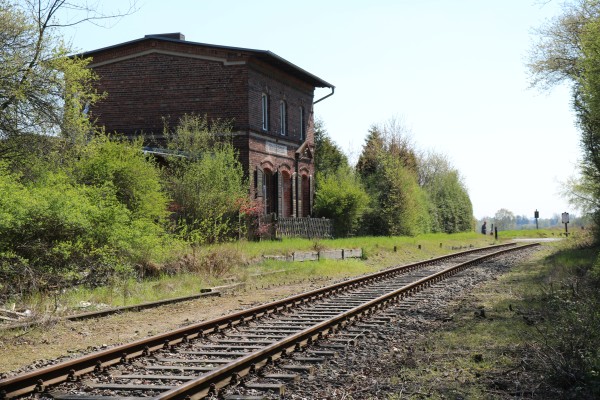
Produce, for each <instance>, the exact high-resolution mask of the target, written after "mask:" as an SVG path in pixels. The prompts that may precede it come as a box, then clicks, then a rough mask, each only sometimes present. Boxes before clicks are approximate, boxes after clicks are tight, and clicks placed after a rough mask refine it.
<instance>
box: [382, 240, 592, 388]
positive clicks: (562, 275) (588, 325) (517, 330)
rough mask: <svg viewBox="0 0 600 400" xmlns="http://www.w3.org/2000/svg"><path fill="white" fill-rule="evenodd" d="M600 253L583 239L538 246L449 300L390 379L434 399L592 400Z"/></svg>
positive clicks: (412, 345) (413, 344) (412, 346)
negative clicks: (442, 318) (437, 323)
mask: <svg viewBox="0 0 600 400" xmlns="http://www.w3.org/2000/svg"><path fill="white" fill-rule="evenodd" d="M599 251H600V249H599V248H598V247H596V246H590V241H589V236H586V235H579V236H578V237H575V238H573V237H571V238H570V239H568V240H563V241H561V242H554V243H552V244H548V245H544V250H543V251H540V252H539V253H537V254H536V256H534V258H533V259H531V260H528V261H527V262H525V263H522V264H520V265H517V266H516V267H515V268H513V269H512V270H511V271H510V272H508V273H506V274H505V275H502V276H500V277H499V278H498V279H497V280H494V281H493V282H490V283H488V284H485V285H484V286H482V287H480V288H479V289H476V290H475V291H473V292H472V293H470V294H469V295H468V296H466V297H464V298H462V299H461V300H460V301H459V302H457V303H456V304H454V305H453V306H452V307H451V309H450V310H448V315H449V318H448V319H447V320H446V322H445V324H444V325H443V329H440V330H438V331H437V332H436V333H434V334H432V335H427V336H426V337H424V338H423V339H422V340H419V341H417V342H415V343H411V349H413V350H412V354H411V356H410V360H411V363H407V362H404V363H401V365H400V366H399V370H398V371H397V378H396V379H398V380H399V381H402V382H406V387H407V391H408V392H410V391H411V390H410V389H411V388H418V390H419V392H420V393H426V394H427V397H428V398H433V399H442V398H460V397H463V398H464V397H468V398H490V399H496V398H497V399H501V398H507V397H526V398H544V399H596V398H598V396H600V375H599V374H598V368H599V367H600V351H599V349H600V334H599V331H598V326H600V312H599V310H600V308H599V307H600V295H599V294H598V293H599V290H598V289H599V281H598V279H597V275H596V274H597V271H598V266H597V263H596V262H595V260H596V259H597V256H598V252H599ZM424 365H426V366H425V367H424ZM391 398H397V397H391ZM398 398H404V397H403V396H402V397H398ZM407 398H421V397H420V396H419V395H414V396H412V397H411V396H410V395H409V396H408V397H407Z"/></svg>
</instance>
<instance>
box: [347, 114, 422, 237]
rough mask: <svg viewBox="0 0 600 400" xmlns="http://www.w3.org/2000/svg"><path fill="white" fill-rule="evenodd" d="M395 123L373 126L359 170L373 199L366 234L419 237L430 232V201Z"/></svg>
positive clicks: (409, 145) (402, 130)
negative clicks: (419, 182) (420, 184)
mask: <svg viewBox="0 0 600 400" xmlns="http://www.w3.org/2000/svg"><path fill="white" fill-rule="evenodd" d="M404 133H405V130H404V129H402V128H401V127H400V126H399V124H398V123H397V122H395V120H393V121H392V122H390V123H389V124H388V125H384V126H383V127H378V126H376V125H374V126H372V127H371V129H370V130H369V134H368V136H367V138H366V140H365V144H364V146H363V150H362V153H361V154H360V157H359V159H358V163H357V165H356V170H357V173H358V175H359V176H360V177H361V180H362V182H363V184H364V185H365V188H366V190H367V193H368V194H369V196H370V198H371V204H370V207H369V209H368V211H367V212H366V213H365V215H364V218H363V222H362V224H361V225H362V229H363V233H366V234H372V235H416V234H418V233H423V232H429V231H430V223H431V221H430V219H429V215H428V201H427V197H426V196H425V192H424V191H423V190H421V188H420V187H419V185H418V182H417V173H416V158H414V155H415V152H414V151H413V149H412V147H411V146H412V144H410V141H409V140H407V139H406V138H404V136H403V134H404Z"/></svg>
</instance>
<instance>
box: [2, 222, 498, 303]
mask: <svg viewBox="0 0 600 400" xmlns="http://www.w3.org/2000/svg"><path fill="white" fill-rule="evenodd" d="M493 243H494V240H493V238H492V237H490V236H484V235H480V234H476V233H474V232H470V233H460V234H452V235H449V234H427V235H420V236H416V237H354V238H345V239H320V240H309V239H298V238H284V239H283V240H281V241H263V242H247V241H240V242H232V243H225V244H220V245H213V246H203V247H200V248H194V249H190V251H188V252H187V253H186V252H182V249H177V253H178V254H177V258H178V259H179V260H180V261H171V263H170V264H169V265H167V264H165V266H164V267H162V268H156V270H154V271H151V272H152V273H148V274H147V275H146V276H147V277H146V278H145V279H139V278H138V279H134V278H131V277H126V278H122V279H119V280H114V281H112V282H111V283H110V284H109V285H106V286H102V287H98V288H94V289H90V288H86V287H74V288H71V289H69V290H65V291H62V292H60V293H51V294H48V293H46V294H44V295H41V294H35V295H32V296H29V297H28V298H25V299H22V300H21V301H19V304H17V305H16V307H17V308H29V309H32V310H34V311H37V312H40V313H48V312H55V313H58V314H64V313H73V312H77V311H89V310H94V309H98V308H102V307H106V306H110V307H118V306H123V305H134V304H139V303H142V302H148V301H156V300H162V299H166V298H173V297H180V296H186V295H192V294H197V293H198V292H199V291H200V289H201V288H205V287H210V286H219V285H225V284H229V283H232V282H244V283H246V285H247V286H248V287H250V288H260V287H264V286H271V285H284V284H287V283H290V282H302V281H305V282H306V281H319V282H324V281H327V280H332V279H333V280H337V279H342V278H348V277H353V276H357V275H361V274H365V273H370V272H374V271H377V270H380V269H383V268H387V267H389V266H392V265H397V264H401V263H408V262H413V261H415V260H421V259H427V258H431V257H435V256H438V255H442V254H447V253H449V252H453V251H457V249H458V248H467V247H481V246H485V245H489V244H493ZM350 248H361V249H362V250H363V259H349V260H321V261H319V262H286V261H276V260H268V259H265V258H264V257H263V256H268V255H291V254H292V253H294V252H301V251H316V250H327V249H350ZM274 272H275V273H274ZM82 305H85V306H86V307H85V308H82ZM12 306H13V305H9V304H5V305H4V307H9V308H11V307H12ZM0 307H2V306H0Z"/></svg>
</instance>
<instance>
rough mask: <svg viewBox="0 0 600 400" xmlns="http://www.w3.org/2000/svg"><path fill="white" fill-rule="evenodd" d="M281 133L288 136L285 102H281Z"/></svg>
mask: <svg viewBox="0 0 600 400" xmlns="http://www.w3.org/2000/svg"><path fill="white" fill-rule="evenodd" d="M279 133H280V134H281V135H282V136H285V135H287V104H285V101H284V100H281V101H280V102H279Z"/></svg>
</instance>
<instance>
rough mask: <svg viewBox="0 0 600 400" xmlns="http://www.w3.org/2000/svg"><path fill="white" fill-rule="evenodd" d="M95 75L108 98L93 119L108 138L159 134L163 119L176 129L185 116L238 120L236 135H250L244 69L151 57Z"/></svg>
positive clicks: (95, 110)
mask: <svg viewBox="0 0 600 400" xmlns="http://www.w3.org/2000/svg"><path fill="white" fill-rule="evenodd" d="M94 69H95V71H96V72H97V73H98V75H99V76H100V81H99V89H100V91H103V92H106V93H107V98H106V99H104V100H102V101H100V102H99V103H98V104H97V105H95V106H94V108H93V109H92V116H93V117H95V118H97V119H98V123H99V124H100V125H104V126H105V127H106V130H107V131H108V132H113V131H116V132H119V133H126V134H132V133H136V132H138V133H139V132H142V131H143V132H146V133H148V132H154V133H161V132H162V130H163V118H168V120H169V122H170V124H171V125H175V124H177V122H178V119H179V118H180V117H181V116H182V115H184V114H197V115H205V114H206V115H207V116H208V118H209V119H217V118H221V119H227V120H234V126H235V128H236V130H238V129H239V130H247V129H248V113H247V112H246V104H247V101H248V100H247V89H246V88H247V83H246V82H247V74H246V71H247V69H246V68H244V66H243V65H233V66H224V65H223V64H222V63H220V62H213V61H206V60H198V59H191V58H186V57H179V56H171V55H165V54H148V55H145V56H140V57H135V58H131V59H127V60H124V61H121V62H117V63H111V64H106V65H101V66H98V67H95V68H94Z"/></svg>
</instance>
